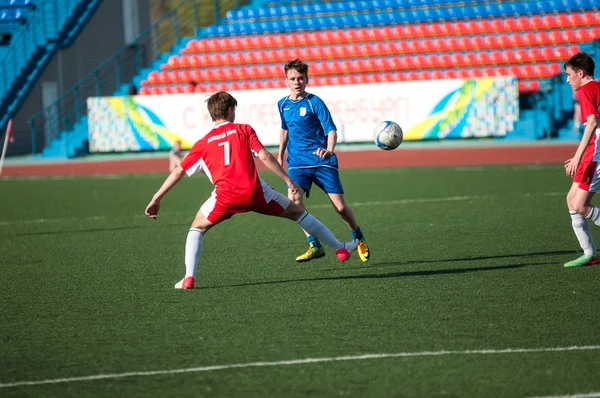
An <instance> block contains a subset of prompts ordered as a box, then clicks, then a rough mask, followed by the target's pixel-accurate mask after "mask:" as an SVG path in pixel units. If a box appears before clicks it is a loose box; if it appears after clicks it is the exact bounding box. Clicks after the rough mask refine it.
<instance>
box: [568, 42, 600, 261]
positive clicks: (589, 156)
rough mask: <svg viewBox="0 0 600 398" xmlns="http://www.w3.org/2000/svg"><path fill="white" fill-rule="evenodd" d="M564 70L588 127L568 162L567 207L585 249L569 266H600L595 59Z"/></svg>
mask: <svg viewBox="0 0 600 398" xmlns="http://www.w3.org/2000/svg"><path fill="white" fill-rule="evenodd" d="M564 67H565V72H566V74H567V83H569V84H570V85H571V88H572V89H573V90H574V91H577V92H578V94H579V101H580V106H581V121H582V122H583V124H584V125H585V129H584V131H583V137H582V138H581V142H580V143H579V146H578V147H577V151H576V152H575V156H573V158H571V159H569V160H567V161H566V162H565V172H566V174H567V176H569V177H573V184H572V185H571V189H570V190H569V193H568V194H567V206H568V207H569V213H570V214H571V219H572V224H573V230H574V231H575V236H577V240H578V241H579V244H580V246H581V248H582V249H583V256H581V257H579V258H577V259H575V260H573V261H569V262H568V263H566V264H565V267H581V266H584V265H593V264H598V263H600V256H598V252H597V251H596V245H595V244H594V241H593V240H592V234H591V232H590V226H589V223H588V220H592V221H593V222H594V223H595V224H596V225H600V208H598V207H596V206H593V205H592V204H591V200H592V197H593V196H594V194H595V193H596V192H598V191H600V164H598V161H600V144H599V143H598V139H599V138H600V130H599V129H598V117H600V84H598V82H596V81H595V80H594V69H595V64H594V60H593V59H592V58H591V57H590V56H589V55H588V54H586V53H583V52H580V53H577V54H575V55H574V56H572V57H571V58H569V60H568V61H567V62H565V65H564Z"/></svg>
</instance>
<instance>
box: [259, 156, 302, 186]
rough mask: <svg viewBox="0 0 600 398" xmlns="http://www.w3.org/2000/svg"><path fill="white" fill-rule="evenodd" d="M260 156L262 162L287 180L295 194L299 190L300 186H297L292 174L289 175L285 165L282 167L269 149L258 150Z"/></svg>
mask: <svg viewBox="0 0 600 398" xmlns="http://www.w3.org/2000/svg"><path fill="white" fill-rule="evenodd" d="M258 158H259V159H260V160H261V162H263V163H264V165H265V166H267V167H268V168H269V170H271V171H272V172H273V173H275V174H277V176H278V177H279V178H281V179H282V180H283V181H285V183H286V184H287V186H288V188H289V189H290V190H291V191H292V193H294V194H295V193H296V192H297V191H298V187H297V186H296V184H294V182H293V181H292V179H291V178H290V176H288V174H287V173H286V172H285V170H284V169H283V167H281V164H279V162H278V161H277V160H276V159H275V157H274V156H273V155H271V153H270V152H269V151H267V150H266V149H264V148H263V149H261V150H260V151H259V152H258Z"/></svg>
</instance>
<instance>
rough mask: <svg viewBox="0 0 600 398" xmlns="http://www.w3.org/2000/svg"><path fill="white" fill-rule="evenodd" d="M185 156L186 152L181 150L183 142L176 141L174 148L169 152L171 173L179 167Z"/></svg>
mask: <svg viewBox="0 0 600 398" xmlns="http://www.w3.org/2000/svg"><path fill="white" fill-rule="evenodd" d="M184 156H185V152H184V151H183V150H182V149H181V141H180V140H177V141H175V144H174V145H173V148H171V150H170V151H169V171H173V170H175V167H177V166H179V164H180V163H181V161H182V160H183V158H184Z"/></svg>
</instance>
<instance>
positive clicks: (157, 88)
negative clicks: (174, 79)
mask: <svg viewBox="0 0 600 398" xmlns="http://www.w3.org/2000/svg"><path fill="white" fill-rule="evenodd" d="M161 91H162V87H161V86H154V87H152V89H151V90H150V94H151V95H159V94H160V93H161Z"/></svg>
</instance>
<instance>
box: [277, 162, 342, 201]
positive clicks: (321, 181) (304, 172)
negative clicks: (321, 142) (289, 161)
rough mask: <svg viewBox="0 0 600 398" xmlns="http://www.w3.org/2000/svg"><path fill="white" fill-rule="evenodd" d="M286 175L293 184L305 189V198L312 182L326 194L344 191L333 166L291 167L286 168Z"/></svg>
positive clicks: (336, 170)
mask: <svg viewBox="0 0 600 398" xmlns="http://www.w3.org/2000/svg"><path fill="white" fill-rule="evenodd" d="M288 175H289V176H290V178H291V179H292V181H294V184H296V185H298V186H299V187H301V188H302V189H304V191H306V197H307V198H308V195H309V194H310V187H311V186H312V183H313V182H314V183H315V185H316V186H318V187H319V188H321V189H322V190H323V191H324V192H325V193H327V194H330V193H340V194H343V193H344V188H343V187H342V181H340V174H339V172H338V169H336V168H333V167H325V166H319V167H308V168H293V169H289V170H288Z"/></svg>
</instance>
